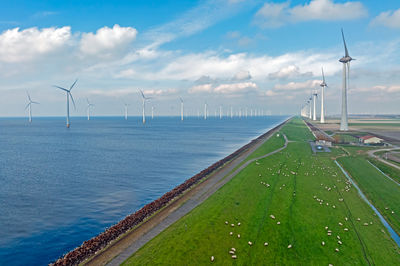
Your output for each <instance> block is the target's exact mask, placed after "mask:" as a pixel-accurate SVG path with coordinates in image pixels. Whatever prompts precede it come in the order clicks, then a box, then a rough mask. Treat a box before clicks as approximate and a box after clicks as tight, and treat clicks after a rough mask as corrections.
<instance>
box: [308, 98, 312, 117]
mask: <svg viewBox="0 0 400 266" xmlns="http://www.w3.org/2000/svg"><path fill="white" fill-rule="evenodd" d="M311 101H312V98H311V97H310V99H309V100H308V102H309V103H310V113H309V117H308V118H309V119H311V118H312V109H311Z"/></svg>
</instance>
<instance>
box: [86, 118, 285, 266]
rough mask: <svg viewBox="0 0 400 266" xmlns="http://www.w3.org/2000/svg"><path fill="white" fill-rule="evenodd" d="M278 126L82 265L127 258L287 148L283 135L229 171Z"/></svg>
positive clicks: (118, 261)
mask: <svg viewBox="0 0 400 266" xmlns="http://www.w3.org/2000/svg"><path fill="white" fill-rule="evenodd" d="M284 124H285V123H283V124H282V125H280V126H279V127H278V128H276V129H274V130H271V131H270V132H268V134H267V135H266V136H265V137H264V138H263V139H262V140H261V141H259V142H257V143H256V144H255V145H253V147H251V148H250V149H249V150H248V151H246V152H245V153H243V154H242V155H240V156H239V157H237V158H236V159H234V160H232V161H231V162H229V163H227V164H226V165H225V166H223V167H221V168H220V169H218V170H217V171H215V173H213V174H211V175H210V176H209V177H208V178H207V179H206V180H205V181H204V182H202V183H200V184H198V185H197V186H195V187H194V188H193V189H191V190H190V191H188V192H187V193H186V194H184V195H183V196H182V197H181V198H179V199H177V200H175V201H174V202H172V203H171V204H170V205H168V206H167V207H165V208H164V209H162V210H161V211H160V212H158V213H157V214H155V215H154V216H153V217H151V218H150V219H149V220H148V221H146V222H144V223H143V224H142V225H140V226H139V227H138V228H136V229H134V230H133V231H131V232H129V233H127V234H126V235H124V236H123V237H121V238H120V239H119V240H118V241H116V242H115V243H113V244H111V245H110V246H109V247H108V248H107V249H105V250H103V251H102V252H100V253H98V254H97V255H95V256H94V257H93V258H91V259H90V260H89V261H87V262H85V263H84V264H85V265H106V264H107V265H120V264H121V263H122V262H124V261H125V260H126V259H127V258H129V257H130V256H131V255H132V254H133V253H134V252H136V251H137V250H138V249H139V248H141V247H142V246H143V245H144V244H146V243H147V242H148V241H150V240H151V239H152V238H154V237H155V236H157V235H158V234H159V233H161V232H162V231H163V230H164V229H166V228H167V227H169V226H170V225H171V224H173V223H174V222H176V221H177V220H179V219H180V218H181V217H182V216H184V215H186V214H187V213H189V212H190V211H191V210H193V209H194V208H195V207H196V206H198V205H199V204H201V203H202V202H204V201H205V200H206V199H207V198H208V197H209V196H211V195H212V194H213V193H214V192H215V191H217V190H218V189H219V188H221V187H222V186H223V185H224V184H226V183H227V182H228V181H229V180H231V179H232V178H233V177H234V176H235V175H237V174H238V173H239V172H240V171H241V170H243V169H244V168H245V167H246V166H248V165H249V164H250V163H251V162H254V161H255V160H258V159H261V158H265V157H268V156H270V155H272V154H274V153H277V152H279V151H281V150H282V149H284V148H286V146H287V143H288V140H287V138H286V136H285V135H283V136H284V138H285V145H284V146H283V147H281V148H279V149H278V150H275V151H274V152H271V153H269V154H266V155H263V156H261V157H259V158H254V159H252V160H249V161H247V162H246V163H244V164H243V165H241V166H240V167H239V168H238V169H236V170H235V171H234V172H233V173H231V174H229V173H230V172H231V171H232V170H234V169H235V168H236V167H237V166H239V165H240V164H241V163H243V161H244V160H245V159H246V158H247V157H248V156H249V155H250V154H251V153H253V152H254V151H255V150H256V149H258V148H259V147H260V146H261V145H262V144H264V143H265V141H267V140H268V139H269V138H270V137H271V136H273V135H274V133H275V132H277V131H279V130H280V128H281V127H282V126H283V125H284Z"/></svg>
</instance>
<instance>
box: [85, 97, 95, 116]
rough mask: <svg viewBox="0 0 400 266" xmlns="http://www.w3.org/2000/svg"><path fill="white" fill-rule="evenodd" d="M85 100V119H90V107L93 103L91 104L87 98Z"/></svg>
mask: <svg viewBox="0 0 400 266" xmlns="http://www.w3.org/2000/svg"><path fill="white" fill-rule="evenodd" d="M86 102H87V107H86V113H87V120H90V107H92V106H94V104H91V103H90V102H89V99H88V98H86Z"/></svg>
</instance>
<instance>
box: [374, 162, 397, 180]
mask: <svg viewBox="0 0 400 266" xmlns="http://www.w3.org/2000/svg"><path fill="white" fill-rule="evenodd" d="M368 160H369V161H370V162H371V163H373V164H374V165H375V166H376V167H378V168H379V169H380V170H381V171H382V172H384V173H385V174H387V175H388V176H390V177H391V178H392V179H394V180H396V181H397V182H398V183H400V170H399V169H396V168H394V167H391V166H389V165H387V164H385V163H382V162H380V161H378V160H375V159H372V158H369V159H368Z"/></svg>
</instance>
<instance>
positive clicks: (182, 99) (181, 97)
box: [179, 97, 183, 121]
mask: <svg viewBox="0 0 400 266" xmlns="http://www.w3.org/2000/svg"><path fill="white" fill-rule="evenodd" d="M179 99H180V100H181V121H183V99H182V97H179Z"/></svg>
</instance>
